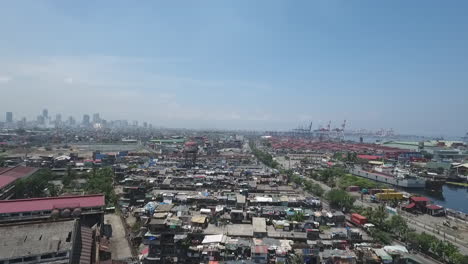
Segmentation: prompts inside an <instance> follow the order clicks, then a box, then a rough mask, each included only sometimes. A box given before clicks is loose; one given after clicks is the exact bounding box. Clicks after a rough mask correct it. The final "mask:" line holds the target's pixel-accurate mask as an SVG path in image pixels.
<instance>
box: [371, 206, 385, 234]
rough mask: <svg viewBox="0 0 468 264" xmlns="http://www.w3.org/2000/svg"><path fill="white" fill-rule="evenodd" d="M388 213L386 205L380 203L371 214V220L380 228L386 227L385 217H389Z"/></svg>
mask: <svg viewBox="0 0 468 264" xmlns="http://www.w3.org/2000/svg"><path fill="white" fill-rule="evenodd" d="M387 217H388V213H387V210H385V206H383V205H379V206H378V207H377V208H376V209H375V210H374V211H373V212H372V214H371V218H370V220H371V222H372V223H374V224H375V225H377V226H378V227H380V228H383V227H384V222H385V219H387Z"/></svg>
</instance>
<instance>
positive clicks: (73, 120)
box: [68, 116, 76, 126]
mask: <svg viewBox="0 0 468 264" xmlns="http://www.w3.org/2000/svg"><path fill="white" fill-rule="evenodd" d="M75 124H76V122H75V118H73V116H70V117H68V125H69V126H75Z"/></svg>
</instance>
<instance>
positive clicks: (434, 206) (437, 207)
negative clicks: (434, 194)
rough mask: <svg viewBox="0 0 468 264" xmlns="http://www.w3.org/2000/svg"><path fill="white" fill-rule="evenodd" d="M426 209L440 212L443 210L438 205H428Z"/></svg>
mask: <svg viewBox="0 0 468 264" xmlns="http://www.w3.org/2000/svg"><path fill="white" fill-rule="evenodd" d="M426 208H427V209H430V210H439V209H442V208H443V207H442V206H439V205H437V204H429V205H426Z"/></svg>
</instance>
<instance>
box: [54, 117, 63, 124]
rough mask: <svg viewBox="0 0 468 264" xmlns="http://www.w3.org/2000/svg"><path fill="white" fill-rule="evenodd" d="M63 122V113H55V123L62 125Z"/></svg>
mask: <svg viewBox="0 0 468 264" xmlns="http://www.w3.org/2000/svg"><path fill="white" fill-rule="evenodd" d="M61 124H62V115H61V114H56V115H55V125H56V126H60V125H61Z"/></svg>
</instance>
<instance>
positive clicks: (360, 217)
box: [351, 213, 367, 220]
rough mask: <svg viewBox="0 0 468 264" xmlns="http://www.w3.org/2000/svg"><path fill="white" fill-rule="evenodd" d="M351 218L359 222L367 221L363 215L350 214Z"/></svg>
mask: <svg viewBox="0 0 468 264" xmlns="http://www.w3.org/2000/svg"><path fill="white" fill-rule="evenodd" d="M351 217H354V218H357V219H360V220H367V217H365V216H363V215H360V214H356V213H354V214H351Z"/></svg>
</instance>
